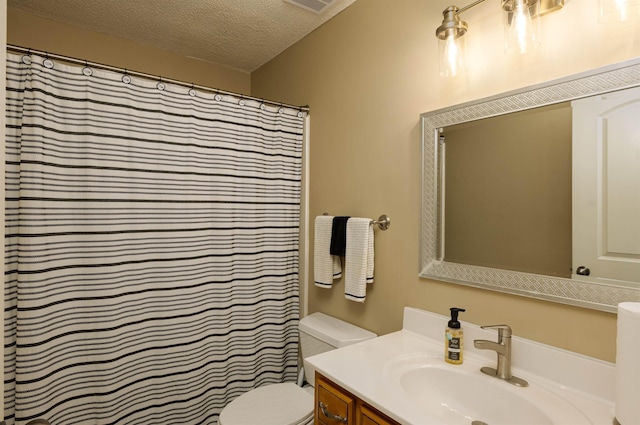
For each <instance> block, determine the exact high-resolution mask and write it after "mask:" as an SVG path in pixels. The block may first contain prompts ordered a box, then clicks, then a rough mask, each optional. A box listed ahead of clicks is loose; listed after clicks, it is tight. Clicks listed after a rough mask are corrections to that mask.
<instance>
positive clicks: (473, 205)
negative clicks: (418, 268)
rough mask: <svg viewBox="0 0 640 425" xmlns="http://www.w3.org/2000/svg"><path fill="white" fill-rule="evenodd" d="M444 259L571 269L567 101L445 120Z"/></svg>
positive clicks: (551, 271)
mask: <svg viewBox="0 0 640 425" xmlns="http://www.w3.org/2000/svg"><path fill="white" fill-rule="evenodd" d="M440 141H441V143H440V149H441V155H442V157H443V158H444V161H445V162H444V176H443V187H444V191H443V193H445V194H446V196H444V199H443V201H444V205H445V207H444V220H443V224H444V239H445V240H444V243H443V248H444V249H443V251H444V260H445V261H450V262H454V263H463V264H473V265H478V266H486V267H496V268H501V269H508V270H517V271H523V272H528V273H538V274H545V275H550V276H559V277H566V278H569V277H571V106H570V104H569V103H568V102H564V103H561V104H559V105H553V106H547V107H543V108H536V109H532V110H529V111H522V112H517V113H512V114H508V115H504V116H500V117H492V118H487V119H484V120H479V121H475V122H471V123H463V124H457V125H453V126H448V127H445V128H444V129H443V131H442V133H441V137H440Z"/></svg>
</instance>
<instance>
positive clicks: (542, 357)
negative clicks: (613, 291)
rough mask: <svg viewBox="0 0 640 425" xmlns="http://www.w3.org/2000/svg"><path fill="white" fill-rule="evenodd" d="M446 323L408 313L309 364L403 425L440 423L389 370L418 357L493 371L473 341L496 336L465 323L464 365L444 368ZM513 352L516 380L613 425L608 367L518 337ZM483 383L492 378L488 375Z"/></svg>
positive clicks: (491, 358)
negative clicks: (396, 327) (390, 328)
mask: <svg viewBox="0 0 640 425" xmlns="http://www.w3.org/2000/svg"><path fill="white" fill-rule="evenodd" d="M446 322H447V318H446V317H444V316H440V315H436V314H433V313H429V312H425V311H422V310H418V309H413V308H406V309H405V317H404V322H403V329H402V330H401V331H398V332H393V333H391V334H388V335H383V336H380V337H377V338H374V339H371V340H368V341H364V342H361V343H358V344H354V345H351V346H347V347H344V348H340V349H337V350H332V351H328V352H326V353H323V354H319V355H316V356H313V357H310V358H308V359H307V361H308V362H309V363H310V364H311V365H312V366H314V367H315V368H316V370H317V371H319V372H320V373H322V374H323V375H325V376H327V377H328V378H330V379H331V380H333V381H334V382H336V383H337V384H338V385H340V386H342V387H344V388H345V389H346V390H348V391H350V392H352V393H353V394H354V395H356V396H357V397H359V398H360V399H362V400H363V401H365V402H367V403H369V404H370V405H372V406H374V407H376V408H377V409H379V410H380V411H381V412H383V413H385V414H387V415H388V416H389V417H391V418H393V419H395V420H396V421H398V422H400V423H402V424H406V425H426V424H429V425H435V424H443V422H442V420H441V419H437V418H435V417H433V416H431V415H429V413H428V412H426V411H425V410H424V409H422V408H420V406H418V405H416V403H414V402H412V401H411V400H409V399H408V398H407V397H406V396H405V395H404V394H403V393H402V391H399V390H398V388H397V387H395V386H394V385H392V383H391V380H390V379H389V376H388V370H387V365H388V364H389V362H390V361H391V360H394V359H397V358H399V357H401V356H407V355H416V354H417V355H423V356H424V355H427V356H429V357H432V358H433V361H435V362H440V363H441V364H442V365H445V367H451V368H474V370H475V369H476V368H477V365H478V364H482V365H485V366H491V367H495V362H496V354H495V352H487V350H477V349H475V348H474V347H473V342H472V341H473V340H474V339H479V338H483V339H489V340H495V338H496V332H495V331H493V332H492V331H487V330H483V329H480V328H479V327H478V326H476V325H472V324H467V323H465V322H461V323H462V325H463V329H464V331H465V339H464V344H465V345H464V347H465V349H464V359H465V362H464V364H462V365H450V364H448V363H446V362H445V361H444V329H445V326H446ZM515 332H516V330H514V334H515ZM512 348H513V357H512V364H513V374H514V375H516V376H519V377H521V378H524V379H526V380H528V381H529V382H530V383H531V385H534V384H535V385H539V386H541V387H543V388H545V389H547V390H550V391H552V392H554V393H556V394H559V395H561V397H562V398H563V399H564V400H566V401H568V402H569V403H571V404H572V405H573V406H575V407H576V408H577V409H578V410H579V411H581V412H582V413H583V414H584V415H585V416H586V417H587V418H588V419H589V420H590V421H591V423H593V424H594V425H611V424H612V421H613V391H614V378H615V369H614V366H613V365H612V364H611V363H608V362H603V361H600V360H597V359H592V358H589V357H586V356H582V355H579V354H576V353H571V352H568V351H566V350H561V349H557V348H554V347H549V346H546V345H543V344H539V343H535V342H532V341H528V340H524V339H520V338H516V337H514V338H513V343H512ZM486 379H496V378H492V377H488V376H487V377H486ZM505 385H509V384H506V383H505ZM523 390H525V391H526V389H523ZM566 425H573V424H566Z"/></svg>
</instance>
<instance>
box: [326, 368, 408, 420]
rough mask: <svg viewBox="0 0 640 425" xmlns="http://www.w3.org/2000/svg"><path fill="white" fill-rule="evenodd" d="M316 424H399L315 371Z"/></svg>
mask: <svg viewBox="0 0 640 425" xmlns="http://www.w3.org/2000/svg"><path fill="white" fill-rule="evenodd" d="M315 420H316V422H315V423H316V425H345V424H346V425H400V424H399V423H398V422H396V421H394V420H393V419H391V418H389V417H388V416H386V415H385V414H383V413H382V412H379V411H378V410H376V409H375V408H374V407H372V406H369V405H368V404H366V403H365V402H364V401H362V400H360V399H359V398H358V397H356V396H354V395H353V394H351V393H350V392H349V391H347V390H345V389H344V388H342V387H340V386H339V385H337V384H335V383H334V382H332V381H331V380H329V379H327V378H326V377H324V376H322V375H321V374H320V373H317V372H316V387H315Z"/></svg>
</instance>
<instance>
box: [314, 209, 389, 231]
mask: <svg viewBox="0 0 640 425" xmlns="http://www.w3.org/2000/svg"><path fill="white" fill-rule="evenodd" d="M322 215H329V213H326V212H324V213H322ZM369 224H370V225H372V226H378V229H380V230H387V229H388V228H389V226H391V218H389V216H388V215H386V214H382V215H381V216H380V217H378V219H377V220H371V222H370V223H369Z"/></svg>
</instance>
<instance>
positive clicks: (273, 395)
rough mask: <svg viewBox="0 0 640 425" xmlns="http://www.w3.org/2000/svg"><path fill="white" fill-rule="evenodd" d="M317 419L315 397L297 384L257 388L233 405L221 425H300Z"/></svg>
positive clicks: (223, 411)
mask: <svg viewBox="0 0 640 425" xmlns="http://www.w3.org/2000/svg"><path fill="white" fill-rule="evenodd" d="M311 417H313V395H311V394H309V392H307V391H306V390H304V389H302V388H300V387H299V386H297V385H296V384H293V383H290V382H288V383H284V384H272V385H265V386H263V387H258V388H255V389H253V390H251V391H248V392H246V393H244V394H242V395H241V396H240V397H238V398H236V399H235V400H233V401H232V402H231V403H229V404H228V405H227V406H226V407H225V408H224V409H222V412H221V413H220V418H219V419H220V424H221V425H255V424H261V425H298V424H304V423H307V422H308V421H309V420H310V419H311Z"/></svg>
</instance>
